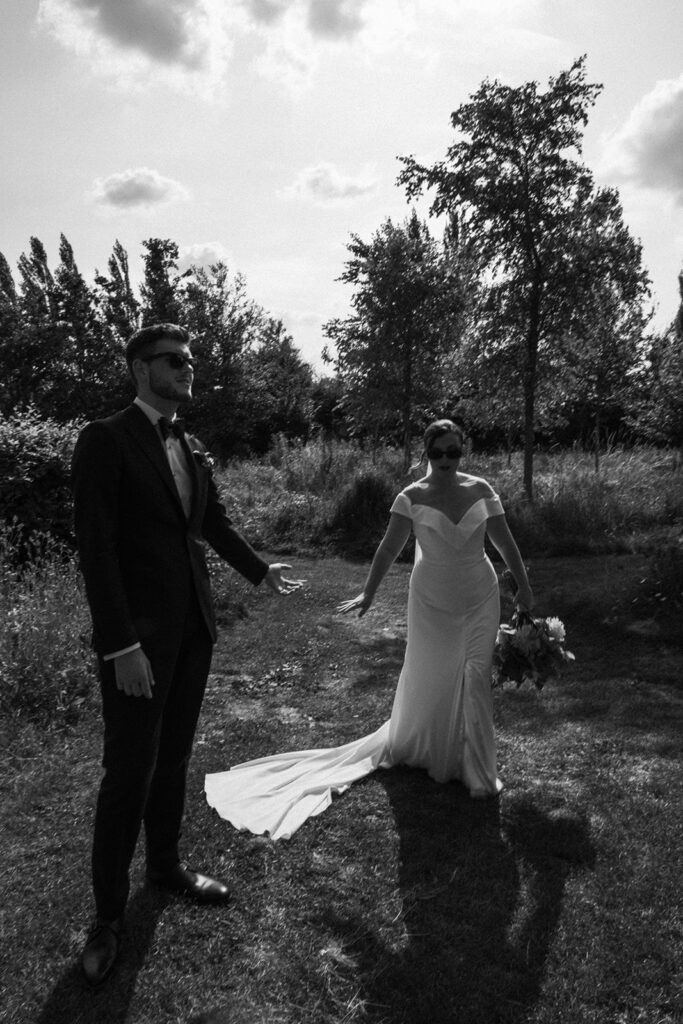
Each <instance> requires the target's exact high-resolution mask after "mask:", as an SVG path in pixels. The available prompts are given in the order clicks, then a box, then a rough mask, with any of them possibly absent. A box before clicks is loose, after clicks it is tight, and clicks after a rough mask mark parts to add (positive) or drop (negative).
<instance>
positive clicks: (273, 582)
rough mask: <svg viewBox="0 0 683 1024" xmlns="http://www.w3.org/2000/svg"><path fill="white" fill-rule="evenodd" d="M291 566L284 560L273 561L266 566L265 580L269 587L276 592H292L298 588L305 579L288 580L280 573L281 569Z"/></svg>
mask: <svg viewBox="0 0 683 1024" xmlns="http://www.w3.org/2000/svg"><path fill="white" fill-rule="evenodd" d="M291 568H292V567H291V565H286V564H285V563H284V562H274V563H273V564H272V565H269V566H268V572H267V573H266V576H265V580H266V583H267V584H268V586H269V587H270V589H271V590H274V591H275V593H276V594H292V593H293V592H294V591H295V590H299V589H300V588H301V587H302V586H303V585H304V583H305V582H306V580H288V579H287V578H286V577H285V576H283V575H282V570H283V569H291Z"/></svg>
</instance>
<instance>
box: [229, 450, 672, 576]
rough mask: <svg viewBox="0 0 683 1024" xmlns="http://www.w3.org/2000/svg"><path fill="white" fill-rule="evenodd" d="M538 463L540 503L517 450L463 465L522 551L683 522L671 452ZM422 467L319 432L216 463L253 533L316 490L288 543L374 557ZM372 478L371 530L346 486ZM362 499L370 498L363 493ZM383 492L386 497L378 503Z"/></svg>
mask: <svg viewBox="0 0 683 1024" xmlns="http://www.w3.org/2000/svg"><path fill="white" fill-rule="evenodd" d="M536 461H537V471H536V500H535V502H534V503H533V505H530V504H529V502H527V501H526V498H525V495H524V490H523V486H522V482H521V481H522V457H521V455H520V453H519V452H515V453H512V454H511V455H507V454H487V453H476V452H469V453H468V454H467V456H466V461H464V463H463V467H462V468H463V470H464V471H466V472H468V473H472V474H473V475H475V476H482V477H484V478H485V479H487V480H489V481H490V482H491V484H492V485H493V486H494V488H495V489H496V490H497V491H498V493H499V494H500V495H501V497H502V499H503V503H504V506H505V509H506V512H507V516H508V520H509V522H510V525H511V528H512V531H513V533H514V535H515V537H516V538H517V540H518V542H519V545H520V548H521V550H522V552H523V554H524V556H525V557H532V556H538V555H549V554H555V555H557V554H576V553H592V554H594V553H597V552H607V551H632V550H636V549H648V548H649V547H650V546H651V545H652V544H654V543H657V538H658V537H659V535H660V531H661V530H662V529H671V528H673V527H675V524H677V523H678V524H683V474H681V473H680V472H678V471H676V469H675V467H672V462H671V458H670V456H669V455H668V454H667V453H666V452H661V451H658V450H657V449H654V448H648V447H642V448H633V449H629V450H623V449H619V448H613V449H611V450H609V451H607V452H605V453H604V454H603V456H602V460H601V468H600V473H597V474H596V472H595V470H594V467H593V463H592V456H591V455H590V454H587V453H584V452H582V451H579V450H565V451H558V452H554V453H539V454H538V455H537V460H536ZM423 471H424V470H423V469H421V468H420V467H419V466H418V467H416V469H415V471H414V473H412V474H406V473H405V471H404V469H403V457H402V453H401V452H400V451H399V450H397V449H391V448H384V447H381V448H372V447H362V446H361V445H360V444H358V443H357V442H348V441H343V442H335V443H332V442H326V441H324V440H322V439H321V438H317V439H314V440H311V441H309V442H308V443H306V444H302V443H301V442H297V443H294V444H289V443H288V442H287V441H286V439H285V438H279V439H278V440H277V442H276V444H275V445H274V447H273V448H272V450H271V452H270V453H269V454H268V455H267V456H265V457H263V458H261V459H248V460H245V461H241V462H238V461H232V462H230V463H228V464H227V465H225V466H224V467H223V468H222V469H219V471H218V479H219V482H220V485H221V489H222V491H223V493H224V495H225V496H226V497H227V500H228V504H229V509H230V512H231V515H232V516H233V517H234V518H235V521H236V522H237V523H238V524H239V525H241V526H243V527H244V528H245V531H246V533H247V534H248V536H250V537H251V536H255V537H262V536H266V535H267V536H269V537H271V538H272V532H271V527H270V525H266V520H268V521H269V522H270V521H271V520H270V519H269V515H270V512H269V510H270V508H271V506H272V507H276V506H277V503H278V502H279V501H281V500H282V501H283V502H284V500H285V499H284V495H286V493H287V492H291V493H293V494H295V495H307V496H309V497H312V496H315V497H316V498H319V499H320V503H316V504H315V508H314V509H313V510H312V511H311V517H312V519H311V522H309V523H306V524H305V527H304V529H302V532H301V534H300V535H299V536H298V537H295V536H293V534H292V532H291V524H292V523H293V521H294V520H290V526H289V527H288V529H289V533H288V538H287V545H288V548H289V549H290V550H301V551H310V550H311V548H312V547H313V548H315V549H316V550H319V551H320V552H324V551H325V550H328V551H329V550H331V549H333V550H344V551H348V552H350V553H356V554H359V555H360V556H361V557H369V556H370V555H371V554H372V553H373V550H374V545H375V544H376V543H377V541H379V539H380V538H381V533H382V530H383V526H384V525H386V521H387V517H388V514H389V508H390V506H391V502H392V501H393V498H394V496H395V495H396V494H397V493H398V491H400V490H401V489H402V488H404V487H406V486H407V484H408V483H410V482H411V480H412V479H414V478H415V477H416V475H420V474H421V473H422V472H423ZM368 477H369V478H370V479H371V480H373V481H374V482H373V483H371V484H370V485H369V490H370V492H371V494H372V496H373V499H372V500H373V502H374V511H372V512H368V511H367V510H366V513H365V514H369V515H370V516H371V518H370V519H368V520H367V523H370V524H372V530H371V532H369V531H368V528H367V523H366V521H365V520H364V518H363V513H360V514H358V515H355V514H354V500H355V499H352V498H351V497H350V496H349V493H348V492H352V491H353V488H354V487H355V481H357V480H359V479H360V478H368ZM378 481H381V482H378ZM378 495H379V497H378ZM382 496H384V498H382ZM356 497H357V499H358V501H364V500H365V498H364V496H363V495H357V496H356ZM382 500H386V504H385V505H384V506H383V507H380V506H381V501H382ZM340 505H343V506H344V507H343V511H342V512H341V513H340V511H339V507H340ZM338 514H339V521H338V522H339V525H340V526H341V524H342V523H343V524H344V525H343V529H341V530H340V532H338V533H337V534H336V535H335V534H334V530H335V529H336V527H334V528H333V527H332V523H333V522H334V521H335V518H336V517H337V515H338ZM321 523H322V524H323V525H322V527H321V526H320V524H321ZM331 531H332V532H331ZM335 536H336V541H335V539H334V537H335ZM269 543H270V541H269ZM335 544H337V545H340V546H337V547H335ZM407 557H409V552H408V553H407Z"/></svg>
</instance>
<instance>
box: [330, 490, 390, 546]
mask: <svg viewBox="0 0 683 1024" xmlns="http://www.w3.org/2000/svg"><path fill="white" fill-rule="evenodd" d="M395 496H396V485H395V483H394V482H393V480H390V479H387V477H386V476H385V475H384V474H382V473H378V472H374V473H373V472H365V473H361V474H359V475H358V476H357V477H356V478H355V479H353V480H352V481H351V482H350V483H349V484H347V486H346V487H345V488H344V489H343V490H342V492H341V494H340V495H339V498H338V500H337V501H336V502H335V504H334V506H333V510H332V514H331V515H330V517H329V519H328V522H327V524H326V532H327V533H328V535H329V536H330V540H331V542H332V544H333V546H334V548H335V549H336V550H337V551H338V552H339V553H340V554H344V555H352V556H354V557H356V558H370V557H371V556H372V555H373V554H374V551H375V548H376V547H377V545H378V543H379V542H380V540H381V539H382V537H383V535H384V531H385V529H386V525H387V522H388V519H389V509H390V507H391V503H392V502H393V500H394V498H395Z"/></svg>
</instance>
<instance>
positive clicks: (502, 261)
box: [399, 57, 601, 499]
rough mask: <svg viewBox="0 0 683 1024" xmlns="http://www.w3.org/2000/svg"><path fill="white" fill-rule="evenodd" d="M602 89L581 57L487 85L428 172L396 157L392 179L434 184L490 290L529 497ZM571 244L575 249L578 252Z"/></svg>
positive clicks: (588, 184)
mask: <svg viewBox="0 0 683 1024" xmlns="http://www.w3.org/2000/svg"><path fill="white" fill-rule="evenodd" d="M600 90H601V86H600V85H597V84H589V83H587V82H586V75H585V57H582V58H580V59H579V60H577V61H575V62H574V63H573V64H572V66H571V68H570V69H569V70H568V71H564V72H562V73H561V74H559V75H558V76H557V77H556V78H551V79H550V80H549V83H548V88H547V89H546V91H544V92H542V91H541V90H540V89H539V86H538V83H537V82H526V83H524V84H523V85H521V86H519V87H517V88H512V87H510V86H507V85H503V84H502V83H500V82H498V81H490V80H488V79H487V80H486V81H484V82H483V83H482V85H481V86H480V88H479V89H478V90H477V92H476V93H474V94H473V95H472V96H471V97H470V102H468V103H465V104H463V105H461V106H460V107H458V109H457V110H455V111H454V113H453V114H452V116H451V123H452V126H453V128H454V129H455V132H456V141H455V142H454V143H453V145H451V146H450V147H449V149H448V151H447V155H446V159H445V160H444V161H441V162H439V163H437V164H435V165H434V166H432V167H427V166H423V165H421V164H419V163H418V162H417V161H416V160H415V159H414V158H413V157H407V158H403V164H404V167H403V171H402V173H401V175H400V177H399V182H400V183H402V184H403V185H405V186H406V189H407V193H408V196H409V198H410V197H412V196H415V195H419V194H420V193H421V192H422V191H423V190H424V189H425V188H434V189H435V190H436V198H435V200H434V203H433V211H434V212H435V213H437V214H439V213H445V212H448V213H453V212H456V213H457V214H458V216H460V217H461V218H462V220H463V221H464V223H465V224H467V226H468V231H469V235H470V238H471V239H472V244H473V245H474V246H476V249H477V254H478V263H479V266H480V267H481V268H482V270H483V271H484V272H485V273H486V274H487V276H488V278H489V280H490V281H492V282H494V283H495V284H496V286H497V287H498V288H499V303H498V305H499V309H500V313H501V317H502V318H504V322H505V325H506V327H505V330H504V333H505V334H506V335H507V337H508V338H509V337H510V336H513V337H515V338H516V339H517V343H516V344H513V345H511V347H510V351H511V353H512V352H514V353H515V358H516V359H517V360H520V359H521V365H522V382H523V402H524V486H525V490H526V493H527V495H528V497H529V498H530V499H531V498H532V496H533V451H534V431H535V425H536V399H537V387H538V382H539V350H540V349H541V348H542V347H543V346H552V345H553V343H554V342H556V340H557V338H558V337H559V334H558V323H557V316H555V315H554V312H553V311H554V309H555V306H556V302H557V293H558V288H559V290H560V291H561V292H562V293H563V294H564V293H566V292H567V290H568V283H569V281H570V280H571V279H572V278H573V277H574V276H575V275H576V273H577V270H578V271H580V267H579V266H577V264H576V262H575V259H576V254H577V246H576V245H574V244H572V242H575V241H576V240H577V239H578V238H580V236H581V232H582V230H583V228H584V225H585V222H586V209H587V206H588V205H589V204H590V203H591V201H592V200H593V198H594V188H593V181H592V177H591V174H590V172H589V171H588V169H587V168H586V167H585V166H584V165H583V164H582V163H581V162H580V161H579V160H578V159H577V157H578V156H580V154H581V142H582V132H583V128H584V127H585V125H586V124H587V121H588V113H589V110H590V108H591V107H592V106H593V104H594V103H595V100H596V98H597V96H598V94H599V92H600ZM579 248H580V247H579Z"/></svg>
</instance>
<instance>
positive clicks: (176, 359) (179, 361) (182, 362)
mask: <svg viewBox="0 0 683 1024" xmlns="http://www.w3.org/2000/svg"><path fill="white" fill-rule="evenodd" d="M154 359H165V360H166V362H167V363H168V365H169V366H170V367H171V369H172V370H184V369H185V367H186V366H189V367H190V368H191V369H192V370H194V368H195V366H196V365H197V363H196V360H195V359H193V357H192V356H183V355H181V354H180V353H179V352H155V354H154V355H153V356H143V357H142V362H143V363H151V362H152V361H153V360H154Z"/></svg>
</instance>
